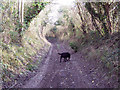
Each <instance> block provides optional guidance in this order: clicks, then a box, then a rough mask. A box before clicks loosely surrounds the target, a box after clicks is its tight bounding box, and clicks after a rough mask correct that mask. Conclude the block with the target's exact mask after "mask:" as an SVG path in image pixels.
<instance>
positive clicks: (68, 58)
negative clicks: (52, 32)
mask: <svg viewBox="0 0 120 90" xmlns="http://www.w3.org/2000/svg"><path fill="white" fill-rule="evenodd" d="M58 54H59V55H61V57H60V62H61V60H62V58H64V62H66V61H68V60H70V53H69V52H64V53H58Z"/></svg>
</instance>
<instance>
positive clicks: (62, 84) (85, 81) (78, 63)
mask: <svg viewBox="0 0 120 90" xmlns="http://www.w3.org/2000/svg"><path fill="white" fill-rule="evenodd" d="M66 51H68V52H70V53H72V50H71V48H70V47H69V46H68V45H65V44H63V43H58V42H56V43H54V44H53V45H52V46H51V48H50V51H49V54H48V56H47V58H46V59H45V61H44V63H42V65H41V67H40V68H39V72H38V73H37V74H36V75H35V76H34V77H33V78H31V79H30V80H29V81H28V82H26V84H25V85H23V86H22V87H21V88H110V87H114V86H110V84H108V81H106V82H105V81H103V82H101V83H99V82H100V79H101V78H100V77H102V76H100V75H98V73H99V72H100V71H98V72H96V73H94V74H93V73H91V72H90V70H91V69H90V67H88V68H87V69H86V68H85V67H87V66H88V65H89V63H87V62H85V60H84V59H83V56H82V55H81V54H80V53H73V54H72V55H71V59H70V61H67V62H63V61H62V62H61V63H60V56H59V55H58V54H57V53H58V52H66ZM91 68H94V67H91ZM93 72H94V71H93ZM100 73H102V72H100ZM101 75H102V74H101ZM92 76H94V77H92Z"/></svg>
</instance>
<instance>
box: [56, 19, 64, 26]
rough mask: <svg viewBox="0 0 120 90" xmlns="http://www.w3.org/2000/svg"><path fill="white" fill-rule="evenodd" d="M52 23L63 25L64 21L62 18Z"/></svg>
mask: <svg viewBox="0 0 120 90" xmlns="http://www.w3.org/2000/svg"><path fill="white" fill-rule="evenodd" d="M54 25H56V26H57V25H64V22H63V21H62V20H58V21H56V22H55V23H54Z"/></svg>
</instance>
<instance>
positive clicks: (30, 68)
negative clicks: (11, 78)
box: [26, 63, 37, 71]
mask: <svg viewBox="0 0 120 90" xmlns="http://www.w3.org/2000/svg"><path fill="white" fill-rule="evenodd" d="M36 68H37V66H35V65H32V64H30V63H28V64H27V67H26V70H29V71H33V70H35V69H36Z"/></svg>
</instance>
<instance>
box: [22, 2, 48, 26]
mask: <svg viewBox="0 0 120 90" xmlns="http://www.w3.org/2000/svg"><path fill="white" fill-rule="evenodd" d="M48 3H49V2H33V4H32V6H31V7H28V10H27V13H26V15H25V18H24V21H25V23H26V24H28V26H29V22H30V21H31V20H32V18H34V17H35V16H36V15H38V14H39V12H40V11H41V10H42V9H44V8H45V6H46V5H47V4H48Z"/></svg>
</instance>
